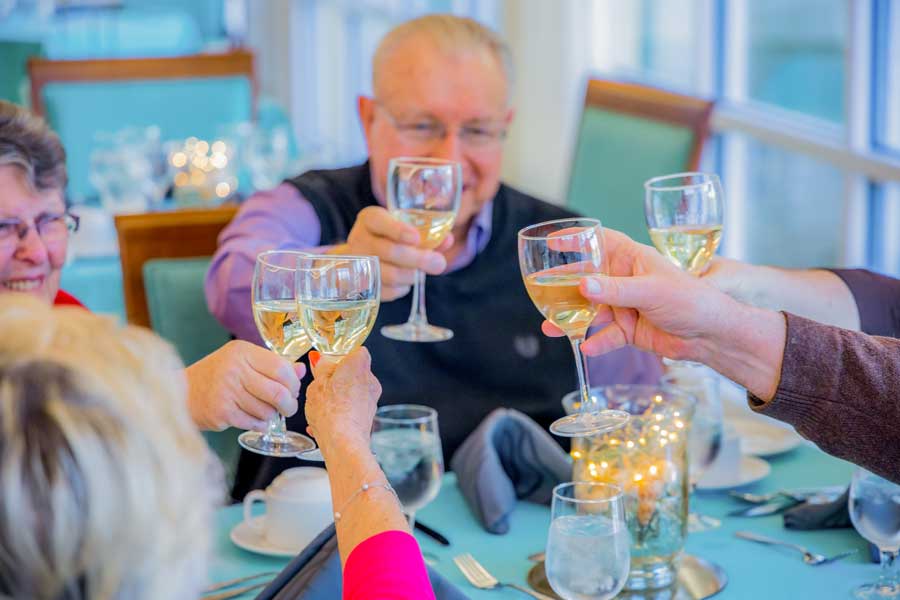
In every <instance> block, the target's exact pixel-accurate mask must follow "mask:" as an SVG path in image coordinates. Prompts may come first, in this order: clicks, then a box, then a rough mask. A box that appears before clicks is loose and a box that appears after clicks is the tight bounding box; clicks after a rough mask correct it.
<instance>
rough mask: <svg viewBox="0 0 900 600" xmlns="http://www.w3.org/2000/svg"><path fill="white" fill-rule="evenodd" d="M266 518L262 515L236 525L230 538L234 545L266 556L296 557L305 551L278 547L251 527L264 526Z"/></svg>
mask: <svg viewBox="0 0 900 600" xmlns="http://www.w3.org/2000/svg"><path fill="white" fill-rule="evenodd" d="M265 518H266V517H265V515H260V516H258V517H253V518H252V519H250V521H249V522H247V521H241V522H240V523H238V524H237V525H235V526H234V528H233V529H232V530H231V536H230V537H231V541H232V542H234V545H235V546H237V547H239V548H243V549H244V550H249V551H250V552H256V553H257V554H265V555H266V556H296V555H297V554H299V553H300V551H301V550H302V549H303V548H302V547H300V548H285V547H283V546H276V545H274V544H272V543H271V542H270V541H269V540H267V539H266V538H265V536H264V535H262V534H260V533H257V530H256V529H254V528H253V527H251V525H250V523H254V524H256V523H258V524H259V525H262V524H263V521H264V520H265Z"/></svg>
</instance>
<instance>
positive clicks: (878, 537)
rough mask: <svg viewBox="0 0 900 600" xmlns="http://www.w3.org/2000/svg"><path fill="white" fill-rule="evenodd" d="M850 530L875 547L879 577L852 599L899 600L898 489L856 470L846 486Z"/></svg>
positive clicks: (899, 532)
mask: <svg viewBox="0 0 900 600" xmlns="http://www.w3.org/2000/svg"><path fill="white" fill-rule="evenodd" d="M848 508H849V511H850V520H851V521H852V522H853V527H854V528H856V531H857V532H858V533H859V534H860V535H861V536H862V537H864V538H865V539H866V540H868V541H870V542H872V543H873V544H875V545H876V546H878V550H879V553H880V558H881V575H880V576H879V578H878V581H876V582H874V583H868V584H865V585H862V586H859V587H858V588H856V589H855V590H854V591H853V596H854V598H859V599H860V600H876V599H881V598H900V578H898V577H897V572H896V562H897V553H898V551H900V485H898V484H896V483H893V482H891V481H888V480H887V479H884V478H882V477H879V476H878V475H875V474H874V473H870V472H869V471H866V470H865V469H863V468H862V467H857V469H856V470H855V471H854V472H853V478H852V480H851V482H850V498H849V503H848Z"/></svg>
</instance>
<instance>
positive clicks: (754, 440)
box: [728, 418, 803, 456]
mask: <svg viewBox="0 0 900 600" xmlns="http://www.w3.org/2000/svg"><path fill="white" fill-rule="evenodd" d="M728 423H729V424H731V425H732V426H733V427H734V429H735V430H736V431H737V434H738V435H739V436H740V438H741V451H742V452H743V453H744V454H752V455H753V456H775V455H776V454H782V453H784V452H787V451H788V450H793V449H794V448H796V447H797V446H799V445H800V444H801V443H802V442H803V438H802V437H800V436H799V435H798V434H797V433H796V432H795V431H794V430H792V429H789V428H787V427H782V426H779V425H776V424H774V423H769V422H767V421H764V420H762V419H744V418H733V419H729V420H728Z"/></svg>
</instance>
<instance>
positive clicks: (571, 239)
mask: <svg viewBox="0 0 900 600" xmlns="http://www.w3.org/2000/svg"><path fill="white" fill-rule="evenodd" d="M519 268H520V269H521V270H522V279H523V280H524V281H525V289H526V290H527V291H528V295H529V296H530V297H531V301H532V302H534V305H535V306H536V307H537V309H538V310H539V311H540V312H541V314H542V315H544V318H546V319H547V320H548V321H550V322H551V323H553V324H554V325H556V326H557V327H559V328H560V329H562V330H563V331H564V332H565V334H566V335H567V336H568V338H569V342H571V344H572V352H573V353H574V355H575V370H576V372H577V373H578V384H579V389H580V391H581V402H580V407H579V412H578V413H575V414H572V415H569V416H566V417H563V418H561V419H558V420H556V421H554V423H553V424H552V425H550V431H552V432H553V433H555V434H556V435H560V436H564V437H581V436H585V435H590V434H594V433H603V432H607V431H612V430H613V429H618V428H619V427H622V426H623V425H624V424H625V423H626V422H627V421H628V413H627V412H625V411H621V410H602V411H599V410H596V406H597V401H596V399H595V398H593V397H592V396H591V393H590V387H589V385H588V380H587V369H586V365H585V360H584V357H583V356H582V353H581V343H582V342H583V341H584V338H585V336H586V335H587V330H588V327H589V326H590V324H591V321H593V320H594V316H595V315H596V314H597V307H596V306H594V305H593V304H592V303H591V301H590V300H588V299H587V298H585V297H584V296H582V295H581V292H579V291H578V285H579V283H580V282H581V279H582V278H583V277H584V276H586V275H596V274H599V273H602V272H603V229H602V227H601V226H600V221H598V220H596V219H559V220H556V221H547V222H545V223H538V224H537V225H531V226H529V227H526V228H524V229H522V230H521V231H519ZM592 409H594V410H592Z"/></svg>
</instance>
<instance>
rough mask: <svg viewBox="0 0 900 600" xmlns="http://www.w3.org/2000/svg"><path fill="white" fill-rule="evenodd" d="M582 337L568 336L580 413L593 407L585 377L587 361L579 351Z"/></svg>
mask: <svg viewBox="0 0 900 600" xmlns="http://www.w3.org/2000/svg"><path fill="white" fill-rule="evenodd" d="M583 341H584V338H583V337H579V338H571V337H570V338H569V342H570V343H571V344H572V353H573V354H574V355H575V371H576V372H577V373H578V386H579V389H581V409H580V412H581V413H589V412H591V409H592V408H593V401H592V400H591V387H590V383H589V382H588V377H587V361H586V360H585V357H584V354H582V352H581V342H583Z"/></svg>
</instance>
